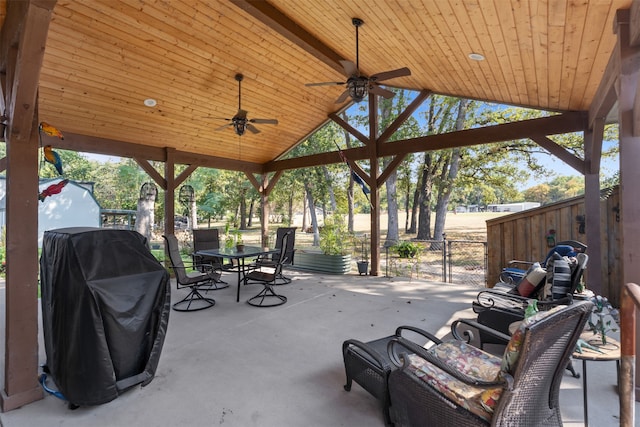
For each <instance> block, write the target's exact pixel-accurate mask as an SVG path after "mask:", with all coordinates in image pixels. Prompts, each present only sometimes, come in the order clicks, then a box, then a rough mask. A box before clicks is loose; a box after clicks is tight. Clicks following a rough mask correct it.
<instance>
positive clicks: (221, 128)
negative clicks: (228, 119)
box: [214, 123, 233, 131]
mask: <svg viewBox="0 0 640 427" xmlns="http://www.w3.org/2000/svg"><path fill="white" fill-rule="evenodd" d="M229 126H233V123H229V124H226V125H222V126H220V127H219V128H215V129H214V131H218V130H223V129H226V128H228V127H229Z"/></svg>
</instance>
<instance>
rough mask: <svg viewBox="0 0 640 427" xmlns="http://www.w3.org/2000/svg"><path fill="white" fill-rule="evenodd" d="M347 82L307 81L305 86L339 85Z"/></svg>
mask: <svg viewBox="0 0 640 427" xmlns="http://www.w3.org/2000/svg"><path fill="white" fill-rule="evenodd" d="M345 83H346V82H322V83H305V86H339V85H343V84H345Z"/></svg>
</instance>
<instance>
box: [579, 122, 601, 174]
mask: <svg viewBox="0 0 640 427" xmlns="http://www.w3.org/2000/svg"><path fill="white" fill-rule="evenodd" d="M604 122H605V120H604V119H602V118H600V119H597V120H595V121H594V122H593V128H592V129H591V130H586V131H585V135H584V162H585V175H588V174H599V173H600V162H601V160H602V140H603V138H604Z"/></svg>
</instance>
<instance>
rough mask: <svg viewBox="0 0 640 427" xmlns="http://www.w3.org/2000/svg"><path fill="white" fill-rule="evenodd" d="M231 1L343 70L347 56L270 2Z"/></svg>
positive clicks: (303, 47) (258, 0) (334, 66)
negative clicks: (342, 61)
mask: <svg viewBox="0 0 640 427" xmlns="http://www.w3.org/2000/svg"><path fill="white" fill-rule="evenodd" d="M231 2H232V3H233V4H234V5H236V6H238V7H239V8H241V9H242V10H244V11H245V12H247V13H248V14H250V15H251V16H253V17H254V18H255V19H257V20H258V21H260V22H262V23H263V24H265V25H266V26H268V27H269V28H271V29H273V31H275V32H277V33H279V34H281V35H283V36H284V37H285V38H287V39H288V40H290V41H292V42H293V43H295V44H297V45H298V46H300V47H301V48H302V49H304V50H305V51H307V52H308V53H309V54H311V55H312V56H313V57H315V58H318V59H319V60H321V61H322V62H324V63H325V64H327V65H328V66H329V67H331V68H333V69H334V70H336V71H338V72H342V71H343V69H344V68H343V67H342V64H340V61H341V60H344V59H345V58H343V57H342V56H340V55H339V54H337V53H336V52H334V51H333V50H332V49H331V48H329V47H328V46H326V45H324V44H322V43H321V42H320V41H319V40H318V39H316V38H315V37H314V36H313V35H311V34H310V33H309V32H307V31H306V30H305V29H304V28H302V27H300V26H299V25H298V24H297V23H296V22H294V21H292V20H291V19H290V18H289V17H287V16H286V15H284V14H283V13H282V12H280V11H279V10H278V9H276V8H275V7H273V6H272V5H271V4H269V3H268V2H266V1H260V0H257V1H255V0H231Z"/></svg>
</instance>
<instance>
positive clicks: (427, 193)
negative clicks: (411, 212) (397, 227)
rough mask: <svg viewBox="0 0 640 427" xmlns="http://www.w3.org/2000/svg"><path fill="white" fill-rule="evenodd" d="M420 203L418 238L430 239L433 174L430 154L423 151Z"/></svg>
mask: <svg viewBox="0 0 640 427" xmlns="http://www.w3.org/2000/svg"><path fill="white" fill-rule="evenodd" d="M420 184H421V185H420V203H419V207H418V210H419V216H418V235H417V236H416V238H417V239H418V240H431V206H430V205H431V192H432V191H433V176H432V175H431V154H429V153H425V155H424V165H423V167H422V179H421V180H420Z"/></svg>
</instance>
